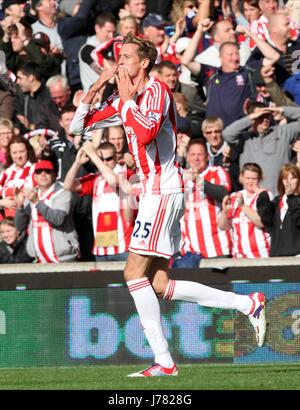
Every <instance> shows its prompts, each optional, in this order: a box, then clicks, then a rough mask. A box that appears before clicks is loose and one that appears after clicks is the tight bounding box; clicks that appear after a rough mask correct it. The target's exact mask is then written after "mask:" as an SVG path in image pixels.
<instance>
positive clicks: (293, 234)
mask: <svg viewBox="0 0 300 410" xmlns="http://www.w3.org/2000/svg"><path fill="white" fill-rule="evenodd" d="M278 193H279V195H278V196H276V197H275V198H274V199H273V200H270V198H269V196H268V194H267V193H266V192H261V193H260V194H259V197H258V199H257V211H258V214H259V216H260V217H261V220H262V222H263V224H264V226H265V227H266V229H267V230H268V231H269V232H270V234H271V250H270V256H296V255H299V254H300V214H299V210H300V170H299V168H298V167H297V166H296V165H292V164H285V165H284V166H283V167H282V168H281V169H280V172H279V177H278Z"/></svg>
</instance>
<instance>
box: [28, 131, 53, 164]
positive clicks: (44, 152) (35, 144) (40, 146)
mask: <svg viewBox="0 0 300 410" xmlns="http://www.w3.org/2000/svg"><path fill="white" fill-rule="evenodd" d="M55 135H56V132H55V131H53V130H48V129H47V128H44V129H37V130H34V131H30V132H28V133H26V134H24V135H23V137H24V138H26V139H28V141H29V143H30V145H31V146H32V148H33V150H34V154H35V157H36V159H37V160H40V159H50V158H53V153H52V152H51V151H50V148H49V142H48V140H49V138H51V137H54V136H55Z"/></svg>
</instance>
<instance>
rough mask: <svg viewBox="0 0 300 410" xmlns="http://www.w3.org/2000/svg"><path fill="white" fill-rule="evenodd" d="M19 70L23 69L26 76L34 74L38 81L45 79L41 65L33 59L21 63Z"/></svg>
mask: <svg viewBox="0 0 300 410" xmlns="http://www.w3.org/2000/svg"><path fill="white" fill-rule="evenodd" d="M18 71H21V72H22V73H23V74H24V75H25V76H26V77H28V76H29V75H33V76H34V77H35V78H36V79H37V80H38V81H42V79H43V76H42V72H41V69H40V66H39V65H38V64H37V63H34V62H33V61H28V62H26V63H24V64H23V65H21V67H20V68H19V69H18Z"/></svg>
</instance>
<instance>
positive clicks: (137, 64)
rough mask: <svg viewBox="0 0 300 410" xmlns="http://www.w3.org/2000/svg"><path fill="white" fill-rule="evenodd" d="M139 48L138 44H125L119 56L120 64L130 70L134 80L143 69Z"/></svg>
mask: <svg viewBox="0 0 300 410" xmlns="http://www.w3.org/2000/svg"><path fill="white" fill-rule="evenodd" d="M137 49H138V46H137V44H124V45H123V47H122V48H121V50H120V53H119V57H118V66H122V67H124V68H125V69H126V70H127V71H128V74H129V77H130V78H131V80H132V81H133V82H134V79H135V78H136V77H137V76H138V75H139V73H140V71H141V69H142V61H141V60H140V57H139V55H138V53H137Z"/></svg>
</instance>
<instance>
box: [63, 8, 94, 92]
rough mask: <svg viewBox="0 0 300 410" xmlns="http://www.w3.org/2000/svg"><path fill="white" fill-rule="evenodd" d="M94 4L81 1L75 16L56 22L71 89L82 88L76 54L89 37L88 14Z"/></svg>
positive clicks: (90, 24)
mask: <svg viewBox="0 0 300 410" xmlns="http://www.w3.org/2000/svg"><path fill="white" fill-rule="evenodd" d="M95 3H96V2H95V1H94V0H83V1H82V2H81V4H80V7H79V10H78V12H77V13H76V14H75V16H66V17H64V18H59V19H58V20H57V31H58V34H59V35H60V37H61V40H62V44H63V47H64V53H65V56H66V60H67V77H68V81H69V84H70V86H71V87H72V88H73V89H79V88H82V86H81V81H80V74H79V60H78V53H79V50H80V48H81V46H82V45H83V44H84V43H85V41H86V39H87V37H88V35H89V28H91V27H93V24H92V21H90V12H91V8H92V7H93V6H94V4H95Z"/></svg>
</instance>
